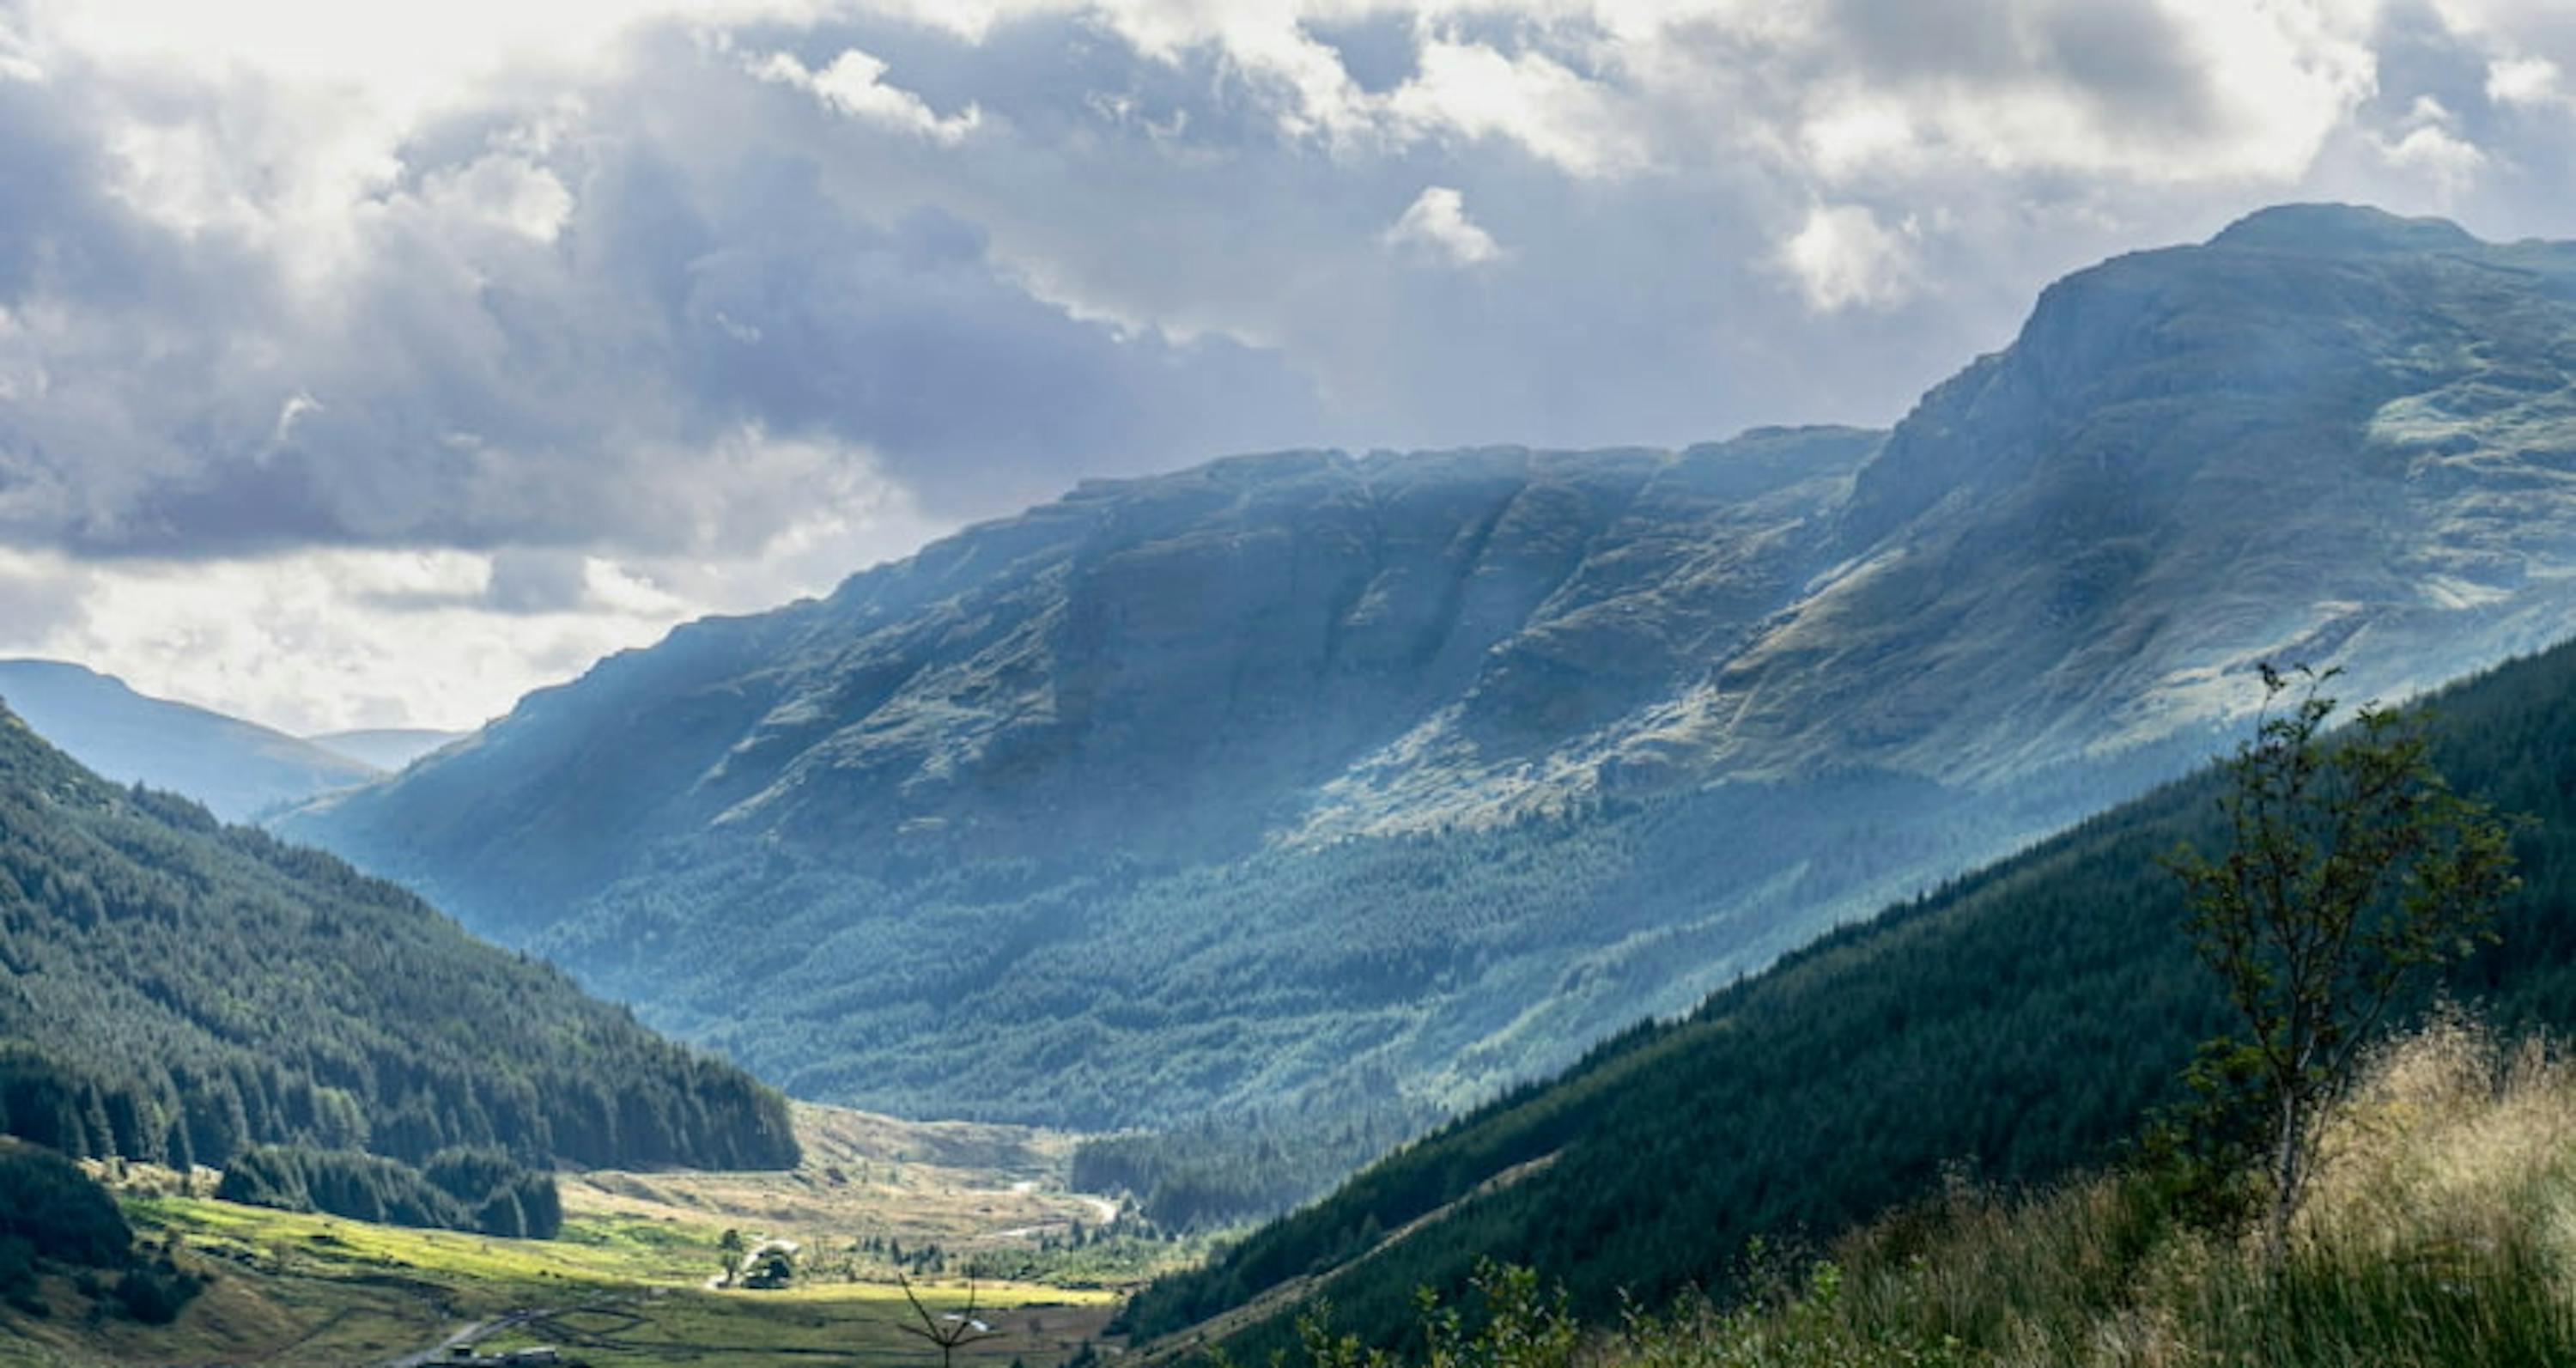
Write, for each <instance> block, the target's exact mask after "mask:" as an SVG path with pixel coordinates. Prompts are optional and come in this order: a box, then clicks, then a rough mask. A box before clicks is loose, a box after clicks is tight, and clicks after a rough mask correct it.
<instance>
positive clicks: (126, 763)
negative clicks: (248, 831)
mask: <svg viewBox="0 0 2576 1368" xmlns="http://www.w3.org/2000/svg"><path fill="white" fill-rule="evenodd" d="M0 701H6V703H7V704H8V706H9V707H10V709H12V710H13V711H15V712H16V713H17V714H18V715H19V716H20V717H22V718H25V719H26V721H27V725H29V726H31V727H34V728H35V729H36V731H37V732H38V733H39V734H41V735H42V736H44V737H45V739H46V740H48V741H51V742H53V743H54V744H55V745H57V746H60V747H62V748H63V749H64V750H66V751H68V752H70V753H71V755H72V756H73V758H75V759H77V760H79V761H80V762H81V763H82V764H83V765H86V766H88V767H89V768H90V769H92V770H95V771H96V772H98V773H99V774H101V775H104V776H106V777H107V778H110V779H113V780H115V781H117V782H118V783H121V784H131V783H137V782H140V783H145V784H149V785H151V786H152V787H154V788H162V789H168V790H170V791H171V792H173V793H184V794H186V795H188V796H189V797H191V798H194V799H196V800H197V801H198V802H200V803H203V804H205V805H206V807H207V809H208V810H209V811H211V812H213V813H214V814H215V815H216V816H218V817H221V818H223V819H224V820H226V821H228V822H239V821H245V820H247V819H249V818H250V817H251V816H252V815H253V814H254V813H258V812H261V811H263V810H265V809H268V808H272V807H276V806H278V805H280V804H283V803H298V802H302V801H304V800H305V799H307V798H311V797H313V796H314V795H315V794H319V793H328V792H330V791H331V790H333V789H339V788H347V787H348V786H350V785H352V784H357V783H363V782H365V781H367V780H369V779H373V778H375V777H377V776H378V775H379V774H381V773H382V772H383V768H382V767H380V766H377V765H374V764H370V763H368V762H367V761H365V760H362V759H356V758H353V757H351V756H348V755H345V754H342V753H340V752H338V751H335V750H330V749H326V748H324V747H322V746H319V745H315V744H313V743H312V742H309V741H301V740H298V739H296V738H295V737H292V736H289V735H287V734H286V733H284V732H280V731H272V730H270V729H268V728H266V727H263V726H260V725H259V724H258V723H255V722H245V721H242V720H241V719H240V718H237V717H227V716H225V715H224V714H222V713H219V712H211V711H208V710H207V709H204V708H199V707H194V706H191V705H189V704H186V703H173V702H171V701H169V700H167V699H161V698H153V697H151V696H149V695H146V694H139V693H136V692H135V691H134V690H132V689H130V688H128V687H126V685H125V681H123V680H121V679H117V678H115V677H113V676H110V675H103V674H99V673H97V672H95V671H92V670H87V669H84V668H82V667H80V666H78V665H73V664H69V663H66V662H63V661H58V660H0Z"/></svg>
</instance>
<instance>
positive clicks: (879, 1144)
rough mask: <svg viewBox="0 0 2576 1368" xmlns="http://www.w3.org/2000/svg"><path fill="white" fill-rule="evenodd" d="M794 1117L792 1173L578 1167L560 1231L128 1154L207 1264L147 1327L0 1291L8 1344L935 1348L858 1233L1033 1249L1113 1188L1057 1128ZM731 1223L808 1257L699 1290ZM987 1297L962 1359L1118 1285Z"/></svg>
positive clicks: (805, 1353) (172, 1358)
mask: <svg viewBox="0 0 2576 1368" xmlns="http://www.w3.org/2000/svg"><path fill="white" fill-rule="evenodd" d="M797 1121H798V1127H799V1132H800V1136H801V1137H802V1138H804V1139H805V1141H806V1151H807V1161H806V1163H805V1165H804V1166H803V1167H801V1168H799V1169H798V1170H796V1171H794V1172H790V1173H772V1174H695V1173H692V1174H681V1173H651V1174H645V1173H591V1174H583V1175H566V1176H565V1177H564V1179H563V1180H562V1188H563V1193H564V1199H565V1206H566V1209H567V1213H568V1214H567V1219H566V1222H565V1228H564V1232H563V1235H562V1237H561V1238H559V1239H554V1240H543V1241H538V1240H503V1239H495V1238H491V1237H487V1236H480V1235H470V1234H460V1233H456V1232H449V1231H424V1230H407V1229H400V1228H395V1227H388V1226H375V1225H368V1224H365V1223H363V1222H357V1221H349V1220H343V1219H340V1218H337V1217H329V1216H318V1215H298V1214H293V1213H288V1212H279V1211H269V1210H265V1209H262V1208H255V1207H243V1206H235V1205H232V1204H230V1203H225V1202H216V1201H212V1200H208V1199H204V1198H197V1197H186V1196H177V1195H171V1194H172V1193H173V1192H174V1191H175V1189H176V1182H175V1175H158V1174H152V1173H148V1172H143V1171H139V1170H138V1171H132V1172H129V1173H126V1174H125V1175H124V1179H125V1186H124V1191H123V1199H124V1203H125V1207H126V1211H127V1215H128V1217H129V1218H130V1219H131V1220H132V1222H133V1223H134V1225H135V1228H136V1230H137V1232H138V1233H139V1235H140V1236H141V1237H142V1240H143V1242H144V1243H145V1245H146V1246H147V1248H153V1249H157V1248H159V1247H161V1246H163V1245H165V1244H167V1243H170V1242H173V1241H175V1242H176V1247H177V1249H178V1251H179V1258H180V1260H181V1261H182V1262H183V1263H185V1264H186V1265H188V1266H190V1267H192V1268H196V1269H199V1270H203V1271H210V1272H212V1273H213V1274H214V1282H213V1284H212V1286H211V1287H210V1288H209V1289H208V1290H207V1291H206V1293H205V1294H204V1295H203V1296H201V1297H200V1298H199V1299H198V1300H197V1301H196V1302H195V1303H194V1304H192V1305H191V1306H190V1307H189V1308H188V1310H187V1312H186V1313H185V1314H184V1315H183V1316H181V1317H180V1319H179V1321H178V1322H177V1323H176V1324H175V1325H171V1326H165V1327H157V1328H156V1327H145V1326H139V1325H135V1324H132V1323H130V1322H126V1321H122V1320H118V1319H114V1318H94V1317H92V1316H90V1315H89V1314H87V1313H88V1310H89V1306H90V1298H88V1297H87V1296H85V1295H84V1294H83V1293H82V1292H81V1291H80V1290H79V1289H78V1288H76V1287H74V1286H72V1285H70V1284H68V1283H56V1284H53V1285H51V1286H50V1287H49V1289H48V1290H49V1292H50V1293H51V1297H50V1299H51V1300H52V1302H53V1304H54V1307H55V1313H54V1314H53V1315H52V1316H51V1317H48V1318H44V1319H30V1318H27V1317H25V1316H20V1315H14V1314H10V1313H0V1364H8V1365H12V1368H15V1366H16V1365H21V1364H24V1365H27V1368H105V1365H117V1368H134V1366H136V1365H156V1364H157V1365H172V1366H173V1368H177V1366H178V1365H192V1366H193V1365H211V1364H244V1365H248V1364H260V1365H277V1366H278V1368H297V1366H298V1365H314V1368H325V1366H326V1365H327V1368H368V1366H371V1365H389V1364H393V1363H396V1362H398V1361H399V1360H401V1359H402V1358H403V1357H405V1356H407V1355H412V1354H417V1353H421V1352H424V1351H433V1350H435V1349H437V1348H438V1347H439V1346H440V1345H441V1344H442V1343H444V1342H446V1341H447V1340H448V1339H449V1338H450V1336H452V1335H454V1334H455V1333H456V1332H457V1331H459V1330H460V1329H463V1328H465V1327H467V1326H472V1325H481V1324H488V1323H492V1322H506V1324H504V1325H502V1326H500V1327H498V1328H496V1329H494V1330H493V1331H492V1332H490V1333H488V1334H484V1335H481V1336H479V1337H477V1339H476V1343H477V1344H478V1345H479V1346H480V1347H481V1348H482V1349H484V1350H486V1351H490V1350H495V1349H506V1348H512V1347H519V1346H525V1345H531V1344H552V1345H556V1346H559V1347H561V1348H563V1349H564V1350H565V1351H566V1352H567V1353H568V1354H571V1355H575V1356H578V1357H579V1358H580V1359H581V1360H583V1361H586V1362H588V1363H591V1364H595V1365H600V1368H623V1366H624V1365H647V1364H654V1365H659V1364H724V1365H728V1366H729V1368H730V1366H731V1365H742V1368H770V1366H771V1365H808V1366H810V1365H820V1364H880V1363H882V1364H920V1363H935V1362H937V1360H938V1354H937V1352H936V1351H935V1350H933V1349H931V1348H930V1347H929V1346H927V1345H924V1344H923V1343H921V1342H920V1341H919V1340H918V1339H916V1338H913V1337H911V1336H908V1335H906V1334H905V1333H904V1332H903V1331H902V1330H901V1329H900V1328H898V1327H900V1326H903V1325H905V1324H918V1320H917V1318H916V1317H915V1314H914V1312H913V1311H912V1309H911V1307H910V1306H909V1304H908V1303H907V1302H906V1301H905V1300H904V1296H903V1292H902V1289H901V1288H900V1287H898V1286H896V1285H894V1284H893V1283H892V1282H890V1281H882V1280H878V1279H879V1278H880V1277H882V1276H883V1275H884V1274H885V1273H886V1272H887V1271H888V1270H886V1269H884V1268H882V1267H879V1266H876V1265H874V1264H872V1263H871V1262H870V1261H868V1260H866V1259H864V1258H854V1257H853V1255H852V1254H851V1252H850V1251H851V1249H852V1246H854V1245H855V1244H858V1243H859V1242H861V1241H863V1240H866V1239H869V1238H872V1237H882V1238H885V1239H893V1240H900V1241H902V1242H903V1243H904V1245H905V1246H906V1247H907V1248H918V1247H920V1246H922V1245H926V1244H934V1243H935V1244H940V1245H941V1246H942V1247H943V1248H949V1249H953V1250H957V1251H960V1252H972V1251H975V1250H979V1249H1005V1248H1025V1247H1030V1246H1032V1245H1034V1243H1035V1242H1036V1241H1037V1240H1038V1238H1039V1237H1041V1236H1043V1235H1046V1234H1049V1233H1053V1232H1059V1231H1062V1230H1066V1229H1069V1228H1070V1226H1071V1224H1072V1223H1073V1222H1075V1221H1082V1222H1085V1223H1087V1224H1089V1225H1093V1226H1097V1225H1098V1223H1100V1222H1101V1221H1102V1219H1103V1217H1104V1216H1105V1215H1107V1214H1109V1212H1108V1210H1107V1208H1106V1204H1105V1203H1104V1201H1103V1200H1102V1199H1099V1198H1092V1197H1084V1196H1081V1195H1077V1194H1072V1193H1067V1192H1065V1191H1063V1190H1062V1181H1061V1178H1062V1173H1063V1171H1064V1166H1063V1158H1064V1155H1065V1154H1066V1153H1067V1152H1069V1147H1070V1141H1069V1140H1067V1139H1064V1138H1062V1137H1053V1136H1048V1135H1046V1134H1044V1133H1040V1132H1022V1131H1012V1130H1010V1129H1008V1128H1002V1127H957V1126H915V1125H911V1124H909V1123H903V1122H893V1121H887V1120H885V1119H883V1118H876V1117H865V1116H861V1115H859V1114H857V1113H847V1112H837V1111H834V1110H831V1109H825V1108H803V1107H800V1108H799V1110H798V1116H797ZM200 1190H203V1189H200ZM728 1229H733V1230H738V1231H740V1232H741V1233H743V1234H744V1235H745V1236H747V1237H749V1238H750V1239H751V1240H753V1241H754V1242H757V1241H759V1240H761V1239H767V1238H778V1239H790V1240H794V1241H796V1242H797V1243H798V1244H800V1245H801V1246H803V1248H804V1250H805V1251H806V1257H807V1261H808V1263H809V1264H810V1265H811V1266H812V1268H813V1269H814V1270H816V1272H815V1273H814V1275H812V1276H809V1278H808V1279H807V1280H806V1281H805V1282H804V1283H803V1285H800V1286H798V1287H795V1288H792V1289H788V1290H781V1291H766V1292H763V1291H749V1290H717V1289H712V1288H709V1287H708V1286H707V1283H708V1281H709V1279H710V1278H712V1277H713V1276H715V1275H716V1273H717V1272H718V1270H719V1269H720V1268H721V1267H722V1265H723V1258H722V1255H721V1254H720V1253H719V1242H720V1241H721V1240H722V1238H723V1234H724V1232H725V1231H726V1230H728ZM853 1275H855V1278H856V1280H851V1279H852V1278H853ZM916 1290H917V1291H919V1293H920V1295H921V1296H922V1298H923V1300H924V1302H925V1303H926V1304H927V1305H928V1306H929V1307H930V1309H931V1310H932V1311H933V1312H934V1313H946V1312H949V1311H957V1310H962V1309H963V1308H964V1306H965V1304H966V1300H967V1297H968V1295H969V1292H968V1288H967V1287H966V1285H965V1284H963V1283H962V1282H959V1281H956V1280H953V1279H946V1280H943V1279H931V1280H927V1281H923V1282H919V1283H917V1284H916ZM973 1295H974V1296H975V1297H976V1299H977V1311H976V1315H977V1317H978V1318H979V1319H981V1320H984V1321H985V1322H986V1323H988V1324H989V1325H990V1326H991V1327H992V1329H993V1331H994V1334H993V1335H992V1337H991V1338H988V1339H984V1340H981V1341H979V1342H978V1343H976V1344H974V1345H972V1346H970V1347H968V1348H966V1349H965V1350H963V1351H962V1352H961V1353H960V1355H959V1358H960V1359H961V1360H962V1361H965V1362H971V1363H979V1364H992V1365H1000V1364H1007V1363H1009V1362H1011V1361H1012V1360H1014V1359H1018V1360H1022V1361H1024V1362H1025V1363H1027V1364H1029V1365H1031V1368H1038V1366H1039V1365H1043V1364H1048V1363H1052V1362H1056V1361H1058V1360H1060V1359H1062V1358H1064V1357H1065V1356H1067V1355H1068V1354H1070V1353H1072V1352H1074V1351H1075V1350H1077V1349H1078V1348H1079V1347H1080V1346H1081V1345H1082V1344H1083V1343H1084V1342H1085V1341H1087V1340H1090V1339H1092V1338H1094V1337H1096V1336H1097V1335H1098V1333H1099V1329H1100V1326H1101V1325H1102V1323H1103V1322H1105V1321H1106V1320H1107V1319H1108V1318H1109V1315H1110V1313H1111V1312H1112V1311H1113V1310H1114V1309H1115V1303H1116V1300H1117V1297H1118V1292H1117V1290H1116V1289H1115V1288H1112V1287H1096V1286H1050V1285H1044V1284H1040V1283H1034V1282H1001V1283H996V1282H986V1283H982V1284H979V1285H977V1286H976V1287H975V1288H974V1289H973Z"/></svg>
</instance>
